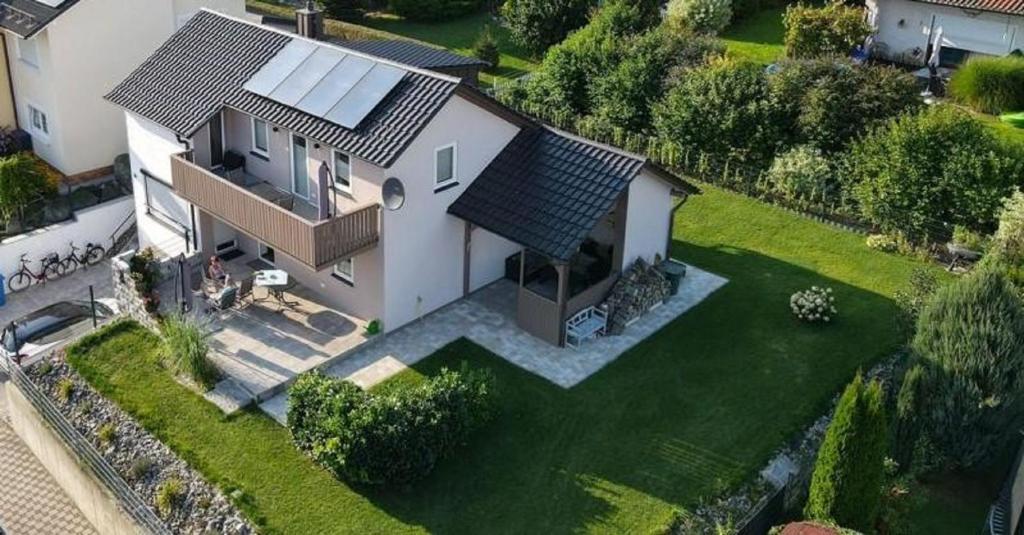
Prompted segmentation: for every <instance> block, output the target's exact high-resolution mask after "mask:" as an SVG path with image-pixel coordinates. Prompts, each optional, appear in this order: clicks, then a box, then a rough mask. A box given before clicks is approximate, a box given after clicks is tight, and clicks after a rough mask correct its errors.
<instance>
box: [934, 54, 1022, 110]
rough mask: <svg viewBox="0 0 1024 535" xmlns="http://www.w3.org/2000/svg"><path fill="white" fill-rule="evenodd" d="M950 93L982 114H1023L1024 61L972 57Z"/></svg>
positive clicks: (956, 74)
mask: <svg viewBox="0 0 1024 535" xmlns="http://www.w3.org/2000/svg"><path fill="white" fill-rule="evenodd" d="M949 91H950V93H951V94H952V95H953V97H954V98H955V99H957V100H959V101H960V102H963V103H965V104H967V105H968V106H970V107H972V108H974V109H975V110H978V111H980V112H984V113H993V114H1000V113H1005V112H1012V111H1021V110H1024V58H1020V57H1014V56H1006V57H1001V58H996V57H972V58H971V59H969V60H968V61H967V63H966V64H965V65H963V66H961V67H960V68H959V69H957V70H956V72H954V73H953V78H952V79H951V80H950V81H949Z"/></svg>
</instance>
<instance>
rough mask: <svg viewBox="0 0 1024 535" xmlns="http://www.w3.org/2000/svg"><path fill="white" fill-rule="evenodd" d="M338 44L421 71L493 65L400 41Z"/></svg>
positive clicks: (340, 42) (346, 42) (345, 42)
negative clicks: (417, 68)
mask: <svg viewBox="0 0 1024 535" xmlns="http://www.w3.org/2000/svg"><path fill="white" fill-rule="evenodd" d="M337 43H338V44H339V45H341V46H343V47H345V48H348V49H351V50H358V51H359V52H363V53H366V54H370V55H372V56H377V57H381V58H384V59H390V60H391V61H396V62H398V63H404V64H406V65H412V66H413V67H419V68H421V69H443V68H446V67H447V68H451V67H478V68H484V67H489V66H490V65H491V64H490V63H487V62H486V61H483V60H479V59H476V58H470V57H466V56H462V55H459V54H456V53H454V52H449V51H447V50H444V49H441V48H434V47H432V46H427V45H423V44H420V43H414V42H412V41H402V40H399V39H384V40H373V41H337Z"/></svg>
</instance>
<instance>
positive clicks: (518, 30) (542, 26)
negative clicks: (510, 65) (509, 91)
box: [501, 0, 597, 54]
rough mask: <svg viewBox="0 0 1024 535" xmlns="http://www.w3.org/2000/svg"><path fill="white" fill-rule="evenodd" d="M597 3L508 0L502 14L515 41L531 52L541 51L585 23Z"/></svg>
mask: <svg viewBox="0 0 1024 535" xmlns="http://www.w3.org/2000/svg"><path fill="white" fill-rule="evenodd" d="M596 4H597V2H596V0H507V1H506V2H505V4H504V5H502V7H501V14H502V16H503V17H504V19H505V25H506V26H507V27H508V29H509V32H510V33H511V35H512V40H513V41H514V42H515V43H516V44H518V45H519V46H521V47H522V48H523V49H525V50H528V51H530V52H531V53H532V54H541V53H543V52H544V51H546V50H547V49H548V48H551V47H552V46H554V45H556V44H558V43H561V42H562V41H563V40H565V38H566V36H568V35H569V33H570V32H572V31H573V30H576V29H578V28H582V27H583V26H584V25H586V24H587V16H588V15H589V13H590V9H591V8H593V7H594V6H595V5H596Z"/></svg>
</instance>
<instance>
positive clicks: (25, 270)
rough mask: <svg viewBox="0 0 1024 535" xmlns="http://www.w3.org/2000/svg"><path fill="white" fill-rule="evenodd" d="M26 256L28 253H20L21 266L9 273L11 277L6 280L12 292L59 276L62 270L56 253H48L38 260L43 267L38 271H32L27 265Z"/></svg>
mask: <svg viewBox="0 0 1024 535" xmlns="http://www.w3.org/2000/svg"><path fill="white" fill-rule="evenodd" d="M26 256H28V255H24V254H23V255H21V258H20V262H21V268H20V269H18V271H17V272H15V273H14V275H11V279H10V280H8V281H7V288H9V289H10V290H11V292H12V293H13V292H17V291H20V290H24V289H25V288H28V287H29V286H32V285H33V284H41V283H45V282H46V281H48V280H51V281H52V280H55V279H59V278H60V276H61V272H62V270H61V263H60V257H59V256H58V255H57V253H52V254H49V255H47V256H46V257H45V258H43V259H42V260H40V261H39V263H40V264H41V265H42V268H43V269H42V271H40V272H39V273H35V272H33V271H32V269H31V268H29V267H28V264H29V260H27V259H26V258H25V257H26Z"/></svg>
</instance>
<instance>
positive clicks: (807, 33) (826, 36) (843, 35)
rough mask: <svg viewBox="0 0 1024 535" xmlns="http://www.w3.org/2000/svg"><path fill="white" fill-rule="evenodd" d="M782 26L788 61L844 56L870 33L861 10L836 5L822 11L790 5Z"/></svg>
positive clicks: (828, 6)
mask: <svg viewBox="0 0 1024 535" xmlns="http://www.w3.org/2000/svg"><path fill="white" fill-rule="evenodd" d="M782 22H783V25H784V26H785V36H784V38H783V40H784V42H785V45H786V55H787V56H789V57H791V58H813V57H817V56H827V55H835V56H846V55H848V54H849V53H850V51H851V50H853V47H854V46H855V45H857V44H858V43H863V42H864V39H866V38H867V36H869V35H871V31H872V29H871V26H870V25H869V24H868V23H867V22H866V21H865V20H864V11H863V9H862V8H859V7H854V6H848V5H846V4H843V3H842V2H836V1H832V2H829V3H828V4H826V5H825V6H823V7H811V6H808V5H805V4H802V3H798V4H793V5H790V6H789V7H788V8H786V13H785V15H783V17H782Z"/></svg>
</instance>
